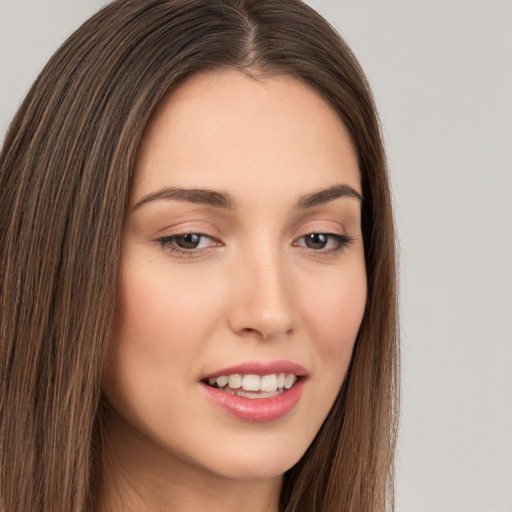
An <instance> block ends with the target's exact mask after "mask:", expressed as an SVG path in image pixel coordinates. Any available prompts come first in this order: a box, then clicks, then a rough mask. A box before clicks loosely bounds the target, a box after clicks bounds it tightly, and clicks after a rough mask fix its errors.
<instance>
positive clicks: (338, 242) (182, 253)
mask: <svg viewBox="0 0 512 512" xmlns="http://www.w3.org/2000/svg"><path fill="white" fill-rule="evenodd" d="M314 235H317V236H325V237H327V241H326V244H329V242H330V241H333V242H334V243H335V247H332V248H329V249H324V248H320V249H314V248H311V247H307V246H306V245H302V244H298V243H297V241H298V240H302V239H306V237H311V236H314ZM185 236H197V237H199V238H200V239H208V240H210V241H211V242H212V244H211V245H209V246H208V247H203V248H197V247H194V248H189V249H184V248H180V247H178V246H177V244H176V239H177V238H180V237H185ZM297 241H295V242H294V246H295V247H304V248H305V249H307V251H308V253H310V254H313V255H317V256H318V255H329V254H336V253H338V252H340V251H342V250H343V249H345V248H346V247H347V246H348V245H349V244H351V243H352V242H353V241H354V239H353V238H352V237H350V236H348V235H345V234H339V233H325V232H312V233H307V234H306V235H302V236H301V237H299V238H298V239H297ZM156 242H158V243H159V244H160V245H161V246H162V248H164V249H166V250H167V251H169V252H171V253H173V254H176V255H177V256H179V257H180V258H184V257H188V258H192V257H194V256H198V255H199V253H201V252H202V251H204V250H205V249H209V248H211V247H215V246H219V245H221V242H219V241H217V240H215V239H214V238H213V237H211V236H209V235H206V234H205V233H194V232H191V233H177V234H175V235H170V236H164V237H162V238H158V239H157V240H156ZM199 243H200V242H199Z"/></svg>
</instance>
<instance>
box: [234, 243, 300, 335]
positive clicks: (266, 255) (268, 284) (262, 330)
mask: <svg viewBox="0 0 512 512" xmlns="http://www.w3.org/2000/svg"><path fill="white" fill-rule="evenodd" d="M260 242H261V240H260ZM291 281H292V280H291V274H290V269H289V267H288V266H287V265H286V254H284V251H283V250H282V249H280V247H279V245H278V244H276V243H275V242H274V243H270V242H261V243H259V244H256V246H255V245H253V244H251V245H250V246H248V247H246V248H245V249H244V250H241V251H240V254H239V256H238V258H237V264H236V273H235V275H233V276H232V282H233V283H234V286H235V287H236V293H235V294H233V295H234V298H235V300H234V302H233V306H232V312H231V326H232V329H233V330H234V331H236V332H237V333H239V334H243V335H247V334H253V335H257V336H260V337H262V338H264V339H270V338H275V337H278V336H281V335H284V334H287V333H289V332H290V331H291V330H292V329H293V327H294V323H295V316H296V314H295V307H294V302H293V293H292V292H293V290H292V282H291Z"/></svg>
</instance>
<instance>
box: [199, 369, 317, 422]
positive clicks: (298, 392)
mask: <svg viewBox="0 0 512 512" xmlns="http://www.w3.org/2000/svg"><path fill="white" fill-rule="evenodd" d="M306 380H307V379H305V378H301V379H299V380H298V381H297V382H296V383H295V384H294V385H293V386H292V387H291V388H290V389H288V390H286V391H284V392H283V393H281V394H280V395H277V396H273V397H271V398H246V397H243V396H237V395H232V394H231V393H227V392H226V391H222V390H220V389H217V388H213V387H211V386H208V384H206V383H204V382H200V383H199V386H200V389H201V390H202V391H203V392H204V393H205V394H206V395H207V397H208V398H209V399H210V400H211V401H212V402H213V403H214V404H215V405H217V406H218V407H220V409H222V410H223V411H224V412H226V413H228V414H230V415H231V416H234V417H235V418H238V419H240V420H243V421H248V422H253V423H268V422H271V421H276V420H278V419H280V418H282V417H283V416H285V415H286V414H287V413H289V412H290V411H291V410H292V409H293V408H294V407H295V406H296V405H297V403H298V402H299V400H300V398H301V396H302V391H303V389H304V383H305V381H306Z"/></svg>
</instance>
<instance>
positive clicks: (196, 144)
mask: <svg viewBox="0 0 512 512" xmlns="http://www.w3.org/2000/svg"><path fill="white" fill-rule="evenodd" d="M242 181H243V182H244V183H245V184H249V185H252V186H253V187H254V188H253V189H252V190H254V191H256V190H258V189H260V188H261V186H264V187H269V186H270V187H287V188H289V189H290V188H292V189H296V192H297V194H300V193H303V192H307V191H308V190H309V189H311V188H315V187H322V186H325V185H326V184H329V183H328V182H331V183H332V184H335V183H340V182H343V183H347V184H348V185H350V186H352V187H353V188H355V189H356V190H359V191H360V188H361V187H360V179H359V170H358V165H357V158H356V155H355V151H354V149H353V145H352V141H351V139H350V136H349V134H348V132H347V130H346V128H345V126H344V125H343V123H342V122H341V120H340V118H339V116H338V115H337V114H336V112H335V111H334V109H333V108H332V107H331V106H330V104H329V103H328V102H327V101H326V100H325V99H324V98H323V97H322V96H321V95H320V94H319V93H318V92H316V91H315V90H314V89H313V88H311V87H310V86H308V85H307V84H305V83H304V82H302V81H300V80H298V79H295V78H293V77H290V76H286V75H278V76H271V77H260V78H257V79H254V78H251V77H249V76H247V75H245V74H243V73H241V72H237V71H233V70H227V71H215V72H209V73H203V74H199V75H195V76H193V77H191V78H189V79H188V80H186V81H185V82H183V83H182V84H181V85H180V86H179V87H178V88H177V89H175V90H174V91H172V92H171V93H170V94H169V95H168V96H167V97H166V98H165V100H164V101H163V102H162V104H161V105H160V106H159V108H158V109H157V111H156V113H155V114H154V116H153V118H152V119H151V121H150V123H149V124H148V126H147V128H146V131H145V134H144V137H143V140H142V143H141V146H140V149H139V154H138V159H137V165H136V171H135V177H134V195H135V196H140V195H143V194H145V193H149V192H151V191H152V190H154V189H157V188H159V187H163V186H169V185H174V184H176V183H177V184H178V185H179V186H186V187H204V186H207V187H209V188H212V189H218V188H220V189H226V188H230V187H233V186H235V185H236V184H237V183H239V182H242ZM175 182H176V183H175ZM317 182H318V183H317ZM302 189H305V190H302Z"/></svg>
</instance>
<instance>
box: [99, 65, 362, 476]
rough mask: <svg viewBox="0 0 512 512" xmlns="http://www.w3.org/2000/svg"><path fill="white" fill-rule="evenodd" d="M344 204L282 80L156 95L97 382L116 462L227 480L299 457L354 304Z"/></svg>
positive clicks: (322, 412) (326, 401) (353, 225)
mask: <svg viewBox="0 0 512 512" xmlns="http://www.w3.org/2000/svg"><path fill="white" fill-rule="evenodd" d="M360 194H361V183H360V177H359V171H358V165H357V159H356V155H355V153H354V149H353V147H352V144H351V141H350V138H349V135H348V133H347V131H346V129H345V127H344V126H343V125H342V123H341V122H340V120H339V118H338V117H337V115H336V114H335V112H334V111H333V110H332V109H331V108H330V107H329V105H328V104H327V103H326V102H325V101H324V99H323V98H322V97H321V96H320V95H319V94H318V93H316V92H315V91H314V90H313V89H311V88H310V87H309V86H307V85H305V84H304V83H302V82H300V81H298V80H296V79H294V78H290V77H286V76H277V77H269V78H261V79H258V80H253V79H250V78H248V77H247V76H245V75H243V74H241V73H238V72H235V71H223V72H212V73H208V74H202V75H199V76H195V77H193V78H191V79H189V80H188V81H186V82H185V83H184V84H182V85H181V86H180V87H179V88H178V89H177V90H175V91H174V92H173V93H172V94H171V95H170V96H169V97H168V98H167V99H166V101H165V102H164V103H163V104H162V105H161V107H160V108H159V110H158V111H157V113H156V115H155V116H154V118H153V119H152V121H151V123H150V124H149V126H148V128H147V130H146V133H145V136H144V139H143V142H142V145H141V148H140V152H139V155H138V161H137V165H136V170H135V176H134V183H133V190H132V194H131V203H130V208H129V212H128V214H127V217H126V222H125V228H124V238H123V246H122V255H121V262H120V277H119V283H118V297H117V304H116V317H115V325H114V333H113V337H112V341H111V346H110V352H109V358H108V364H107V367H106V370H105V376H104V383H103V388H104V393H105V395H106V396H107V399H108V400H109V402H110V404H111V405H112V407H113V409H114V410H115V411H116V413H118V414H117V415H116V416H117V417H118V426H117V428H118V429H120V430H119V432H122V435H123V439H125V440H126V443H125V444H124V449H125V450H126V451H127V452H130V450H132V451H133V453H132V454H131V460H139V459H140V464H144V462H143V459H144V457H145V455H144V454H146V455H147V454H151V458H152V460H153V461H155V464H157V465H158V466H159V467H160V468H163V467H173V468H174V469H175V470H176V471H179V472H185V473H186V472H190V471H192V472H196V473H197V472H202V474H204V475H206V474H210V475H216V476H222V477H225V478H229V479H244V480H247V479H249V480H252V479H262V478H271V477H277V476H278V475H280V474H282V473H283V472H284V471H285V470H287V469H288V468H290V467H291V466H292V465H293V464H294V463H296V462H297V461H298V460H299V458H300V457H301V456H302V455H303V453H304V452H305V450H306V449H307V447H308V446H309V444H310V443H311V442H312V440H313V438H314V437H315V435H316V433H317V432H318V430H319V428H320V426H321V425H322V422H323V421H324V419H325V417H326V416H327V414H328V412H329V410H330V408H331V406H332V405H333V402H334V400H335V398H336V396H337V394H338V392H339V390H340V387H341V385H342V382H343V379H344V377H345V374H346V371H347V367H348V365H349V361H350V358H351V354H352V349H353V346H354V341H355V338H356V335H357V332H358V329H359V326H360V323H361V320H362V317H363V312H364V309H365V302H366V272H365V263H364V255H363V240H362V235H361V226H360V212H361V202H360V198H359V197H358V196H359V195H360ZM283 374H284V376H283ZM296 380H297V382H295V381H296ZM283 381H284V382H283ZM290 386H291V387H290ZM288 388H289V389H288ZM262 389H263V391H262ZM135 446H137V447H138V448H137V449H135V448H132V447H135ZM156 461H158V463H156Z"/></svg>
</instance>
